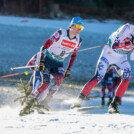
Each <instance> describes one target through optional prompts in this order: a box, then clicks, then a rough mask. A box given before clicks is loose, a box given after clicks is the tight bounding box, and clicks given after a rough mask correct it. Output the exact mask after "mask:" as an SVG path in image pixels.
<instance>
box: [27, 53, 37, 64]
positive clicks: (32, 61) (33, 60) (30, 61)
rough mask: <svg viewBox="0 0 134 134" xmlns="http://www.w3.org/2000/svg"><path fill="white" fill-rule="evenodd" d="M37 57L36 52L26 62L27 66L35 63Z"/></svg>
mask: <svg viewBox="0 0 134 134" xmlns="http://www.w3.org/2000/svg"><path fill="white" fill-rule="evenodd" d="M36 59H37V54H35V55H34V56H33V57H32V58H31V59H30V60H29V61H28V63H27V64H26V66H30V65H34V64H35V62H36Z"/></svg>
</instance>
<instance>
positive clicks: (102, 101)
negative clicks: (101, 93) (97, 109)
mask: <svg viewBox="0 0 134 134" xmlns="http://www.w3.org/2000/svg"><path fill="white" fill-rule="evenodd" d="M101 106H105V98H104V97H102V98H101Z"/></svg>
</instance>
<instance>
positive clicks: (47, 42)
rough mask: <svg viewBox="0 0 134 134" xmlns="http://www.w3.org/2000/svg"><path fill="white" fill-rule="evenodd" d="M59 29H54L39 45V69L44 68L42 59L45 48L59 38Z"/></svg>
mask: <svg viewBox="0 0 134 134" xmlns="http://www.w3.org/2000/svg"><path fill="white" fill-rule="evenodd" d="M60 35H61V30H58V31H56V32H55V33H54V34H53V35H52V36H51V37H50V38H49V39H48V40H47V41H46V42H45V43H44V45H43V46H42V47H41V49H40V54H41V55H40V62H39V70H40V71H43V70H44V69H45V66H44V59H45V53H46V50H47V49H48V48H49V47H50V46H52V45H53V43H54V42H57V41H58V40H59V39H60Z"/></svg>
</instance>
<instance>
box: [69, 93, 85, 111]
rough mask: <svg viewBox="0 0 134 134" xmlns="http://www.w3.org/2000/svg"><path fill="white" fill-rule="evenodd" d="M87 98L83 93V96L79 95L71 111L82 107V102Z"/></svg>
mask: <svg viewBox="0 0 134 134" xmlns="http://www.w3.org/2000/svg"><path fill="white" fill-rule="evenodd" d="M85 98H86V96H85V95H84V94H83V93H81V94H80V95H79V97H78V98H77V100H76V102H75V103H74V104H72V106H71V109H74V108H79V107H81V104H82V101H83V100H84V99H85Z"/></svg>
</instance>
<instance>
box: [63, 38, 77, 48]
mask: <svg viewBox="0 0 134 134" xmlns="http://www.w3.org/2000/svg"><path fill="white" fill-rule="evenodd" d="M61 45H62V46H65V47H69V48H71V49H73V48H75V46H76V43H74V42H71V41H67V40H63V41H62V42H61Z"/></svg>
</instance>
